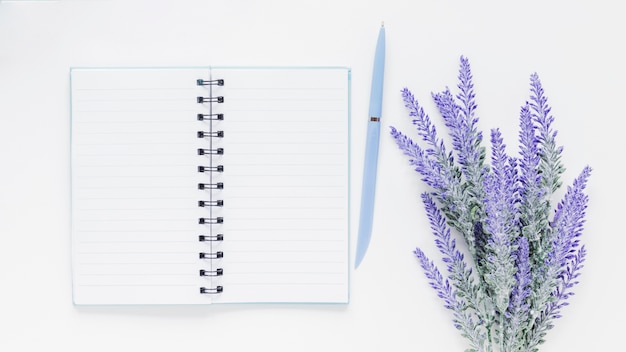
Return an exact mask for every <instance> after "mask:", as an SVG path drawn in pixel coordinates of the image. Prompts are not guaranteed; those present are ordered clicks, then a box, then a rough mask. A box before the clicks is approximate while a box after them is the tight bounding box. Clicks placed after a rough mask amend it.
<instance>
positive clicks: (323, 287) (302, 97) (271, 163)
mask: <svg viewBox="0 0 626 352" xmlns="http://www.w3.org/2000/svg"><path fill="white" fill-rule="evenodd" d="M212 75H213V77H214V78H224V80H225V85H224V87H220V89H221V91H223V95H224V97H225V101H224V103H223V104H217V106H216V107H215V108H216V109H219V111H221V112H223V113H224V121H222V122H221V124H220V125H219V126H222V127H223V128H221V127H218V128H219V129H223V130H224V132H225V135H224V138H223V139H221V140H220V142H221V143H222V145H223V147H224V155H223V156H222V158H223V164H224V167H225V171H224V172H223V174H222V175H221V177H223V182H224V189H223V190H221V192H222V193H223V199H224V201H225V204H224V207H223V208H222V209H221V210H222V211H223V217H224V223H223V226H222V227H223V233H224V241H223V243H221V244H220V245H221V246H222V248H223V252H224V258H222V259H221V261H222V264H223V267H224V270H225V272H224V275H223V277H220V278H219V280H220V284H221V285H223V287H224V292H223V293H222V294H220V295H219V296H216V297H215V298H214V300H215V302H347V300H348V268H349V265H348V128H349V125H348V123H349V121H348V93H349V92H348V84H349V80H348V70H346V69H305V70H290V69H275V70H272V69H258V70H257V69H215V68H214V69H213V70H212Z"/></svg>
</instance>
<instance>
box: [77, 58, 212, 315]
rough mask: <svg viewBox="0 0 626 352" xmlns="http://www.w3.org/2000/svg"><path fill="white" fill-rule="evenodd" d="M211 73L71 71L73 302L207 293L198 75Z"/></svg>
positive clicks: (182, 299) (153, 300)
mask: <svg viewBox="0 0 626 352" xmlns="http://www.w3.org/2000/svg"><path fill="white" fill-rule="evenodd" d="M208 72H209V71H208V69H204V70H190V69H161V70H151V69H104V70H97V69H94V70H90V69H75V70H72V73H71V80H72V231H73V234H72V235H73V236H72V238H73V242H72V243H73V272H74V274H73V278H74V285H73V286H74V302H75V303H76V304H164V303H172V304H174V303H178V304H183V303H209V302H210V297H209V296H207V295H200V294H199V287H201V286H203V285H211V283H207V282H205V281H206V278H200V277H199V274H198V272H199V269H200V265H201V263H200V261H199V259H198V252H199V243H198V234H199V233H198V217H199V216H201V213H200V210H199V208H198V206H197V201H198V194H197V192H198V190H197V187H196V186H197V183H198V182H200V178H199V175H198V172H197V169H196V168H197V164H198V160H197V158H198V156H197V148H198V147H199V141H198V138H197V137H196V133H197V131H198V126H197V124H198V122H197V119H196V114H197V113H198V112H199V111H198V109H199V108H202V107H201V106H199V105H200V104H197V103H196V96H198V95H200V92H201V90H200V87H198V86H197V85H196V80H197V79H198V78H201V77H203V76H204V77H206V76H207V75H208Z"/></svg>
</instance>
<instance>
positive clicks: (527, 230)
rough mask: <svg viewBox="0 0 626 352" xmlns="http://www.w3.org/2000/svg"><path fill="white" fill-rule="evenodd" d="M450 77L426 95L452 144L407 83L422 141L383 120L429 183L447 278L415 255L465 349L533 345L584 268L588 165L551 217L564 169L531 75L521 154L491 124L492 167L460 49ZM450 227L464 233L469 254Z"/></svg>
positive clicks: (431, 216)
mask: <svg viewBox="0 0 626 352" xmlns="http://www.w3.org/2000/svg"><path fill="white" fill-rule="evenodd" d="M458 79H459V84H458V85H457V88H458V89H459V93H458V94H456V95H453V93H452V92H451V91H450V90H449V89H446V90H444V91H443V92H441V93H437V94H432V98H433V99H434V101H435V104H436V106H437V109H438V110H439V112H440V114H441V115H442V118H443V121H444V123H445V126H446V128H447V130H448V132H449V135H450V140H451V142H452V149H451V150H452V152H450V151H448V149H446V146H445V144H444V142H443V139H442V138H440V137H439V136H438V135H437V129H436V128H435V126H434V124H433V123H432V121H431V120H430V118H429V117H428V115H427V114H426V113H425V112H424V109H423V108H422V106H421V105H420V104H419V103H418V102H417V100H416V99H415V97H414V96H413V94H412V93H411V92H410V91H409V90H408V89H406V88H405V89H404V90H403V91H402V97H403V100H404V103H405V106H406V107H407V109H408V110H409V115H410V116H411V118H412V119H413V124H414V125H415V126H416V128H417V133H418V136H419V137H420V141H419V143H424V144H425V147H421V146H420V145H419V143H417V142H414V141H413V140H412V139H411V138H409V137H408V136H406V135H405V134H403V133H401V132H400V131H398V130H396V129H395V128H393V127H392V128H391V135H392V136H393V138H394V139H395V141H396V143H397V145H398V146H399V147H400V149H401V150H402V151H403V152H404V154H406V155H408V156H409V160H410V163H411V164H412V165H413V166H414V167H415V170H416V171H417V172H418V173H420V175H421V176H422V180H423V181H424V182H425V183H426V184H427V185H428V186H429V187H431V191H430V192H426V193H423V194H422V201H423V203H424V207H425V209H426V214H427V216H428V220H429V223H430V229H431V230H432V233H433V235H434V240H435V244H436V246H437V248H438V249H439V252H440V253H441V255H442V260H443V262H444V263H445V265H446V269H447V278H446V277H444V276H443V275H442V274H441V272H440V271H439V270H438V269H437V267H436V266H435V264H434V262H433V261H431V260H429V259H428V258H427V257H426V255H425V254H424V252H422V251H421V250H420V249H419V248H418V249H416V250H415V255H416V256H417V258H418V261H419V263H420V265H421V267H422V269H423V270H424V273H425V274H426V277H427V278H428V279H429V283H430V285H431V286H432V287H433V288H434V289H435V290H436V291H437V295H438V296H439V297H440V298H442V299H443V300H444V306H445V307H446V308H448V309H450V310H452V312H453V315H454V319H453V320H454V326H455V327H457V328H458V329H460V330H461V332H462V335H463V336H465V337H466V338H467V339H468V340H469V341H470V344H471V346H472V348H473V349H471V350H470V351H493V350H498V351H502V352H504V351H507V352H508V351H535V352H536V351H537V350H538V349H537V346H538V345H539V344H540V343H542V342H543V339H544V337H545V335H546V332H547V331H548V330H549V329H551V328H552V326H553V320H554V319H557V318H559V317H560V316H561V309H562V308H563V307H565V306H567V305H568V302H567V300H568V298H569V297H571V295H573V292H572V288H573V287H574V286H575V285H576V284H577V283H578V281H577V279H578V277H579V276H580V270H581V269H582V267H583V262H584V260H585V255H586V250H585V247H584V246H582V245H581V244H580V236H581V234H582V230H583V225H584V217H585V211H586V208H587V202H588V196H587V195H586V194H585V193H584V190H585V187H586V184H587V179H588V178H589V176H590V172H591V169H590V168H589V167H586V168H584V169H583V171H582V172H581V174H580V175H579V176H578V177H577V178H576V179H575V180H574V182H573V184H572V185H571V186H570V187H568V189H567V192H566V193H565V195H564V197H563V200H562V201H561V202H560V203H558V205H557V207H556V211H555V212H554V216H553V219H552V221H550V220H549V217H550V213H551V212H552V210H551V209H552V207H551V205H550V197H551V196H552V195H553V194H554V191H555V190H556V189H558V187H559V186H560V185H561V180H560V177H561V175H562V173H563V171H564V170H565V169H564V167H563V165H562V163H561V160H560V158H561V154H562V151H563V148H562V147H557V145H556V135H557V132H556V131H555V130H554V129H553V128H552V124H553V122H554V117H553V116H552V115H551V108H550V106H549V105H548V102H547V101H548V100H547V98H546V96H545V94H544V91H543V87H542V85H541V81H540V80H539V77H538V75H537V74H533V75H531V77H530V93H531V94H530V99H529V102H526V104H524V105H523V106H522V107H521V109H520V114H519V127H520V131H519V144H520V147H519V156H518V157H517V158H515V157H511V156H509V155H507V153H506V145H505V144H504V140H503V138H502V135H501V133H500V131H499V130H498V129H492V130H491V159H490V161H491V163H490V166H488V165H485V164H484V162H485V149H484V148H483V147H482V146H481V141H482V133H481V132H480V131H478V129H477V123H478V118H477V117H476V109H477V105H476V102H475V94H474V85H473V83H472V74H471V71H470V65H469V61H468V60H467V59H465V58H463V57H461V65H460V69H459V76H458ZM453 153H454V154H455V157H453ZM452 230H457V231H458V232H459V233H460V234H461V235H462V236H463V238H464V239H465V240H466V244H467V249H468V252H469V254H470V256H468V257H467V258H468V259H469V262H466V257H465V256H464V255H463V254H462V252H461V251H460V250H459V249H458V248H457V243H456V240H455V239H454V238H453V236H454V235H456V233H455V232H453V231H452ZM496 345H497V347H495V346H496Z"/></svg>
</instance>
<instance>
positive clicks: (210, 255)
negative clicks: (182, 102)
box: [196, 79, 224, 294]
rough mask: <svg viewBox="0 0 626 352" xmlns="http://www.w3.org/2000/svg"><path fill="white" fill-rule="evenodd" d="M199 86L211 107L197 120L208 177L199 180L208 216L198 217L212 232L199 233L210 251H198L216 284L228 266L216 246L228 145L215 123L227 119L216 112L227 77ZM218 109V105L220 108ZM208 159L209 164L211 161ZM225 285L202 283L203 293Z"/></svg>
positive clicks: (200, 167) (205, 274) (200, 100)
mask: <svg viewBox="0 0 626 352" xmlns="http://www.w3.org/2000/svg"><path fill="white" fill-rule="evenodd" d="M196 84H197V85H198V86H201V87H203V88H204V90H205V93H206V94H203V96H198V97H197V99H196V101H197V103H198V104H203V106H202V109H203V110H207V109H208V113H206V111H205V112H204V113H198V114H196V118H197V121H199V123H200V124H201V125H202V128H199V130H198V131H197V134H196V137H197V138H199V139H202V144H203V146H202V147H201V148H197V155H198V156H199V157H202V160H203V161H202V165H198V172H199V173H203V174H204V175H203V178H204V179H206V181H203V182H200V183H198V190H199V191H208V192H203V193H202V196H201V197H200V199H199V200H198V207H199V208H202V209H204V210H203V212H204V211H206V212H207V215H206V216H202V217H199V218H198V224H200V225H204V226H203V227H204V229H205V231H208V234H203V235H199V236H198V241H199V242H205V243H206V244H207V245H208V248H209V249H210V250H209V251H202V252H199V253H198V258H199V259H200V260H202V266H205V265H207V266H208V267H209V268H203V269H200V271H199V273H200V277H203V278H207V279H210V281H209V282H211V285H212V286H213V282H214V281H213V280H215V279H216V278H218V277H221V276H222V275H223V274H224V269H223V268H221V267H219V260H220V259H221V258H223V257H224V252H222V251H219V250H216V249H215V248H214V247H217V246H218V243H220V242H221V241H223V240H224V234H223V233H216V232H218V230H219V229H220V228H221V225H222V224H223V222H224V217H222V216H219V215H220V214H219V209H220V208H221V207H223V206H224V200H223V199H220V198H219V193H218V192H219V191H220V190H222V189H224V183H223V182H218V175H219V174H220V173H222V172H224V165H222V164H220V163H219V160H217V159H216V158H219V157H220V156H221V155H224V148H223V147H222V146H220V145H219V144H220V141H221V140H222V139H223V138H224V131H223V130H220V129H217V128H216V126H215V124H218V123H220V122H221V121H223V120H224V114H223V113H216V112H214V111H213V110H214V108H216V107H215V106H214V105H215V104H222V103H224V97H223V96H221V95H218V94H215V93H216V92H215V91H214V89H215V90H218V87H222V86H224V80H223V79H210V80H204V79H198V80H197V81H196ZM216 110H217V108H216ZM207 163H208V165H207ZM223 289H224V288H223V286H219V285H215V286H213V287H204V286H203V287H200V293H201V294H218V293H221V292H222V291H223Z"/></svg>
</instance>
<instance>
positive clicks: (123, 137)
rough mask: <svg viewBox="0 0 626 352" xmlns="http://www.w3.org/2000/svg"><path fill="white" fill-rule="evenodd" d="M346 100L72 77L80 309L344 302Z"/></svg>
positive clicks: (84, 74) (92, 72)
mask: <svg viewBox="0 0 626 352" xmlns="http://www.w3.org/2000/svg"><path fill="white" fill-rule="evenodd" d="M349 86H350V71H349V69H346V68H215V67H198V68H154V69H153V68H126V69H117V68H74V69H72V70H71V99H72V100H71V111H72V115H71V129H72V130H71V137H72V140H71V162H72V166H71V167H72V172H71V174H72V256H73V258H72V259H73V260H72V262H73V264H72V265H73V296H74V303H75V304H208V303H236V302H329V303H331V302H332V303H344V302H347V301H348V273H349V265H348V261H349V258H348V257H349V255H348V248H349V244H348V224H349V221H348V212H349V209H348V201H349V198H348V191H349V187H348V176H349V175H348V171H349V163H348V161H349V160H348V157H349V153H348V151H349V150H348V147H349V143H348V142H349V93H350V89H349Z"/></svg>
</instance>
